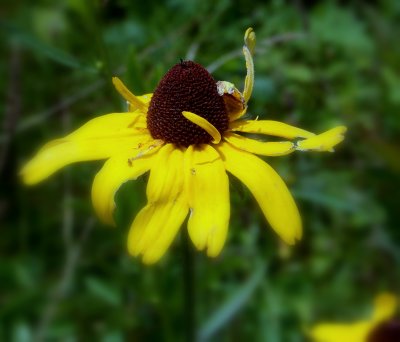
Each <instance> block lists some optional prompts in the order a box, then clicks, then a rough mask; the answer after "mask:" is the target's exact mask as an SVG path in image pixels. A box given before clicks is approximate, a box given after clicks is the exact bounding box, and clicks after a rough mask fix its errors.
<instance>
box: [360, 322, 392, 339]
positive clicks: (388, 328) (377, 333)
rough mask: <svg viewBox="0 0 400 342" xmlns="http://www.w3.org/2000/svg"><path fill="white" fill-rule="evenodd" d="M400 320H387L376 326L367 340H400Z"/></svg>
mask: <svg viewBox="0 0 400 342" xmlns="http://www.w3.org/2000/svg"><path fill="white" fill-rule="evenodd" d="M399 341H400V320H390V321H385V322H382V323H381V324H379V325H378V326H376V327H375V328H374V329H373V330H372V331H371V333H370V334H369V336H368V338H367V342H399Z"/></svg>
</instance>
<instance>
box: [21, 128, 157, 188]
mask: <svg viewBox="0 0 400 342" xmlns="http://www.w3.org/2000/svg"><path fill="white" fill-rule="evenodd" d="M149 139H151V137H150V136H149V135H147V134H145V135H136V136H133V137H123V138H112V139H111V138H110V139H93V140H71V141H68V140H62V142H61V143H54V144H49V145H48V146H47V147H46V148H43V149H42V150H40V151H39V153H38V154H37V155H36V156H35V157H34V158H33V159H31V160H30V161H29V162H28V163H27V164H26V165H25V166H24V167H23V169H22V170H21V176H22V179H23V181H24V182H25V184H30V185H32V184H36V183H38V182H40V181H42V180H44V179H46V178H47V177H49V176H51V175H52V174H53V173H54V172H56V171H58V170H59V169H61V168H63V167H64V166H66V165H69V164H72V163H77V162H82V161H90V160H101V159H107V158H109V157H111V156H112V155H114V154H116V153H117V154H118V152H119V151H121V150H126V149H127V148H129V147H135V146H136V147H140V145H141V144H142V143H143V142H146V141H147V140H149Z"/></svg>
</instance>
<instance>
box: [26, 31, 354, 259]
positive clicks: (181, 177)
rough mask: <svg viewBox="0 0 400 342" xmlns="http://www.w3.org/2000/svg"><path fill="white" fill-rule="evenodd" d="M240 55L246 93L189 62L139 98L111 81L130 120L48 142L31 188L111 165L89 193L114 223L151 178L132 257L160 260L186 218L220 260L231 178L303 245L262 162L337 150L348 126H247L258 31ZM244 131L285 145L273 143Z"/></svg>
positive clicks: (296, 221)
mask: <svg viewBox="0 0 400 342" xmlns="http://www.w3.org/2000/svg"><path fill="white" fill-rule="evenodd" d="M244 41H245V44H244V46H243V53H244V56H245V60H246V67H247V75H246V79H245V86H244V91H243V92H239V90H238V89H237V88H236V87H235V86H234V85H233V84H232V83H229V82H226V81H219V82H216V81H215V80H214V79H213V78H212V76H211V75H210V74H209V73H208V71H207V70H206V69H205V68H203V67H202V66H201V65H199V64H197V63H195V62H192V61H181V62H180V63H178V64H177V65H175V66H174V67H172V68H171V69H170V70H169V71H168V72H167V74H166V75H165V76H164V77H163V79H162V80H161V81H160V83H159V85H158V87H157V88H156V90H155V92H154V94H146V95H143V96H135V95H133V94H132V93H131V92H130V91H129V90H128V89H127V88H126V87H125V86H124V84H123V83H122V82H121V81H120V80H119V79H118V78H113V83H114V85H115V87H116V89H117V90H118V91H119V92H120V93H121V95H122V96H123V97H124V98H125V99H126V100H127V101H128V104H129V112H128V113H113V114H108V115H104V116H101V117H99V118H96V119H93V120H91V121H89V122H88V123H86V124H85V125H83V126H82V127H81V128H79V129H78V130H76V131H75V132H73V133H71V134H70V135H67V136H66V137H64V138H61V139H57V140H53V141H51V142H49V143H48V144H46V145H45V146H44V147H43V148H42V149H41V150H40V151H39V152H38V154H37V155H36V156H35V157H34V158H33V159H32V160H31V161H29V162H28V163H27V164H26V165H25V167H24V168H23V170H22V176H23V180H24V181H25V183H27V184H34V183H38V182H40V181H42V180H43V179H45V178H47V177H49V176H50V175H51V174H53V173H54V172H56V171H57V170H59V169H60V168H62V167H64V166H66V165H68V164H71V163H75V162H81V161H87V160H99V159H107V161H106V163H105V164H104V166H103V168H102V169H101V170H100V171H99V173H98V174H97V175H96V177H95V179H94V182H93V186H92V201H93V205H94V208H95V210H96V213H97V214H98V216H99V217H100V219H102V220H103V221H104V222H106V223H108V224H114V219H113V213H114V209H115V202H114V195H115V193H116V192H117V190H118V189H119V187H120V186H121V185H122V184H123V183H125V182H126V181H129V180H132V179H136V178H138V177H139V176H141V175H143V174H144V173H146V172H147V171H150V177H149V181H148V185H147V192H146V194H147V201H148V202H147V205H146V206H145V207H144V208H143V209H142V210H141V211H140V212H139V213H138V214H137V216H136V218H135V219H134V221H133V223H132V225H131V228H130V231H129V236H128V250H129V252H130V253H131V254H132V255H135V256H138V255H142V256H143V261H144V262H145V263H154V262H156V261H157V260H159V259H160V258H161V257H162V256H163V255H164V253H165V251H166V250H167V248H168V247H169V245H170V244H171V242H172V241H173V239H174V237H175V235H176V234H177V231H178V229H179V227H180V226H181V225H182V223H183V221H184V220H185V218H186V216H187V215H188V213H189V220H188V231H189V235H190V238H191V240H192V241H193V243H194V245H195V246H196V248H197V249H199V250H204V249H206V250H207V254H208V255H209V256H211V257H215V256H217V255H218V254H219V253H220V251H221V249H222V247H223V245H224V243H225V240H226V236H227V230H228V225H229V216H230V205H229V181H228V176H227V173H226V172H227V171H228V172H230V173H231V174H232V175H234V176H235V177H237V178H239V179H240V180H241V181H242V182H243V183H244V184H245V185H246V186H247V187H248V188H249V189H250V191H251V192H252V193H253V195H254V197H255V198H256V200H257V202H258V203H259V205H260V207H261V210H262V211H263V213H264V215H265V217H266V219H267V220H268V222H269V223H270V225H271V227H272V228H273V229H274V230H275V231H276V232H277V234H278V235H279V236H280V237H281V238H282V239H283V240H284V241H285V242H286V243H288V244H293V243H294V242H295V241H296V240H298V239H300V238H301V235H302V227H301V219H300V215H299V212H298V209H297V207H296V204H295V202H294V200H293V198H292V196H291V194H290V192H289V190H288V189H287V187H286V185H285V183H284V182H283V180H282V179H281V178H280V177H279V175H278V174H277V173H276V172H275V171H274V170H273V169H272V168H271V167H270V166H269V165H268V164H266V163H265V162H264V161H263V160H261V159H260V158H258V157H256V156H255V155H254V154H259V155H263V156H282V155H286V154H289V153H292V152H294V151H296V150H297V151H333V147H334V146H335V145H336V144H338V143H340V142H341V141H342V140H343V134H344V132H345V131H346V128H345V127H343V126H339V127H335V128H333V129H331V130H329V131H327V132H325V133H322V134H319V135H315V134H314V133H311V132H308V131H305V130H303V129H300V128H296V127H293V126H290V125H287V124H284V123H281V122H277V121H271V120H257V119H256V120H245V119H243V116H244V114H245V113H246V110H247V102H248V101H249V99H250V96H251V92H252V89H253V82H254V65H253V58H252V54H253V51H254V47H255V34H254V32H253V30H252V29H251V28H249V29H248V30H247V31H246V33H245V37H244ZM241 133H253V134H259V135H272V136H275V137H281V138H284V139H286V140H285V141H279V142H276V141H274V142H266V141H260V140H254V139H250V138H248V137H246V136H244V135H242V134H241Z"/></svg>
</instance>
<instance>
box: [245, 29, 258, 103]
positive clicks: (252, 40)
mask: <svg viewBox="0 0 400 342" xmlns="http://www.w3.org/2000/svg"><path fill="white" fill-rule="evenodd" d="M255 45H256V34H255V33H254V31H253V29H252V28H251V27H250V28H248V29H247V30H246V32H245V34H244V46H243V54H244V58H245V60H246V69H247V75H246V79H245V81H244V90H243V97H244V99H245V101H246V103H247V102H248V101H249V99H250V97H251V93H252V92H253V85H254V62H253V56H252V55H253V53H254V48H255Z"/></svg>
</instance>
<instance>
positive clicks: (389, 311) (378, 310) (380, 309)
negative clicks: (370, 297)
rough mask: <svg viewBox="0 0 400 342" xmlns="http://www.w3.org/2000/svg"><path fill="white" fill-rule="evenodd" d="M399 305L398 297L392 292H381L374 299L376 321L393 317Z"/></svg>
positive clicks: (374, 318)
mask: <svg viewBox="0 0 400 342" xmlns="http://www.w3.org/2000/svg"><path fill="white" fill-rule="evenodd" d="M398 305H399V301H398V298H397V297H396V296H395V295H393V294H391V293H381V294H379V295H378V296H377V297H376V298H375V301H374V312H373V318H372V319H373V320H374V321H377V322H379V321H383V320H386V319H389V318H391V317H393V315H394V314H395V312H396V310H397V307H398Z"/></svg>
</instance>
